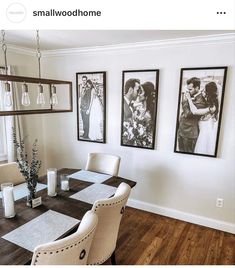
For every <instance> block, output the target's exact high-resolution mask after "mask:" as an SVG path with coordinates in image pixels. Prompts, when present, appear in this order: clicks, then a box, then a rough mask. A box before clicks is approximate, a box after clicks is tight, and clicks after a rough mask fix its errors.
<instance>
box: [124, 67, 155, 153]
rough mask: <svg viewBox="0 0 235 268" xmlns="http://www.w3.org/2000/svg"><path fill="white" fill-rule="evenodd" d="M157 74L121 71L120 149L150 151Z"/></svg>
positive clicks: (153, 129)
mask: <svg viewBox="0 0 235 268" xmlns="http://www.w3.org/2000/svg"><path fill="white" fill-rule="evenodd" d="M157 83H158V70H142V71H124V72H123V102H122V104H123V105H122V107H123V108H122V134H121V145H124V146H133V147H139V148H147V149H154V140H155V128H156V126H155V124H156V105H157Z"/></svg>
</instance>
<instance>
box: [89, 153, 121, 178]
mask: <svg viewBox="0 0 235 268" xmlns="http://www.w3.org/2000/svg"><path fill="white" fill-rule="evenodd" d="M120 160H121V158H120V157H119V156H116V155H111V154H104V153H90V154H89V155H88V159H87V164H86V168H85V169H86V170H89V171H94V172H100V173H105V174H109V175H113V176H117V175H118V171H119V165H120Z"/></svg>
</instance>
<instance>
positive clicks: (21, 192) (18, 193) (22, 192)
mask: <svg viewBox="0 0 235 268" xmlns="http://www.w3.org/2000/svg"><path fill="white" fill-rule="evenodd" d="M45 188H47V185H46V184H42V183H37V187H36V192H38V191H40V190H42V189H45ZM13 193H14V199H15V200H18V199H21V198H23V197H25V196H27V195H28V193H29V191H28V188H27V185H26V182H25V183H22V184H19V185H16V186H14V188H13ZM0 198H2V192H1V191H0Z"/></svg>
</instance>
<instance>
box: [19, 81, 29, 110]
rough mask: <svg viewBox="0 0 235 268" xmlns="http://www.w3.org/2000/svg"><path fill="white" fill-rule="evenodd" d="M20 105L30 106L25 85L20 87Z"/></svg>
mask: <svg viewBox="0 0 235 268" xmlns="http://www.w3.org/2000/svg"><path fill="white" fill-rule="evenodd" d="M21 104H22V105H23V106H29V105H30V98H29V90H28V85H27V84H26V83H24V84H23V85H22V96H21Z"/></svg>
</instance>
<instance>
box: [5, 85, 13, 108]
mask: <svg viewBox="0 0 235 268" xmlns="http://www.w3.org/2000/svg"><path fill="white" fill-rule="evenodd" d="M4 105H5V106H6V107H12V105H13V100H12V94H11V85H10V83H9V82H8V81H6V82H5V93H4Z"/></svg>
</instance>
